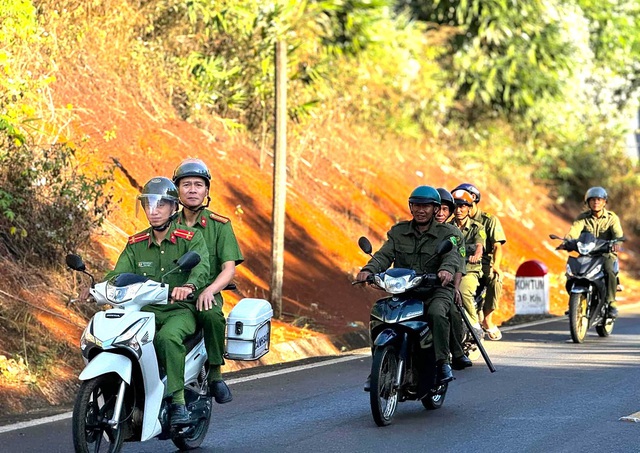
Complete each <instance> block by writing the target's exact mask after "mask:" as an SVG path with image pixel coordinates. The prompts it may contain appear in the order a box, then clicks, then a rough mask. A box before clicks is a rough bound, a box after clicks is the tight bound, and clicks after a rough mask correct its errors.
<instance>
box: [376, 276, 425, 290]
mask: <svg viewBox="0 0 640 453" xmlns="http://www.w3.org/2000/svg"><path fill="white" fill-rule="evenodd" d="M421 281H422V277H413V278H412V276H411V275H403V276H400V277H391V276H390V275H389V274H386V275H385V276H384V281H382V285H380V286H382V287H383V288H384V290H385V291H387V292H388V293H391V294H400V293H404V292H405V291H408V290H410V289H411V288H414V287H416V286H417V285H418V284H419V283H420V282H421Z"/></svg>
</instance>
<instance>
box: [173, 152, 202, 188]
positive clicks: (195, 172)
mask: <svg viewBox="0 0 640 453" xmlns="http://www.w3.org/2000/svg"><path fill="white" fill-rule="evenodd" d="M187 176H196V177H198V178H202V179H204V181H205V183H206V184H207V187H209V184H210V183H211V173H210V172H209V169H208V168H207V166H206V165H205V163H204V162H203V161H201V160H200V159H185V160H183V161H182V162H181V163H180V165H178V166H177V167H176V169H175V171H174V172H173V182H174V183H175V184H176V185H178V184H179V183H180V180H181V179H182V178H186V177H187Z"/></svg>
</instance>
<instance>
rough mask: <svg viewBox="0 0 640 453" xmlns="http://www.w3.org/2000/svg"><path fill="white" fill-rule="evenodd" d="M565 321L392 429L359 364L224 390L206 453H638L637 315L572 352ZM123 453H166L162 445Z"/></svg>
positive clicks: (500, 352)
mask: <svg viewBox="0 0 640 453" xmlns="http://www.w3.org/2000/svg"><path fill="white" fill-rule="evenodd" d="M568 329H569V327H568V321H567V319H566V318H562V319H558V320H554V321H552V322H548V323H544V324H538V325H529V326H524V327H518V328H515V329H513V330H508V331H504V333H503V339H502V341H499V342H487V343H486V347H487V350H488V352H489V354H490V355H491V358H492V360H493V362H494V365H495V366H496V368H497V372H496V373H490V372H489V370H488V369H487V367H486V366H484V364H483V362H482V359H479V361H476V362H475V364H474V366H473V367H472V368H469V369H467V370H464V371H458V372H456V380H455V381H454V382H453V383H451V384H450V386H449V392H448V394H447V397H446V401H445V403H444V406H443V407H442V408H441V409H440V410H436V411H426V410H424V409H423V407H422V405H421V404H420V403H419V402H405V403H401V404H400V405H399V407H398V411H397V413H396V418H395V419H394V422H393V424H392V425H391V426H388V427H384V428H379V427H377V426H376V425H375V423H374V422H373V419H372V417H371V413H370V409H369V399H368V394H367V393H365V392H363V391H362V384H363V381H364V378H365V377H366V376H367V374H368V372H369V367H370V364H371V360H370V358H369V356H368V355H365V354H360V355H353V356H348V357H340V358H328V359H327V360H324V361H321V362H313V363H305V364H302V365H298V366H294V367H290V368H283V367H277V368H275V369H274V368H268V369H266V370H262V371H263V372H262V373H261V374H256V375H251V376H244V377H236V378H234V379H231V380H230V381H229V382H230V384H231V389H232V391H233V394H234V400H233V402H232V403H230V404H226V405H223V406H216V407H215V409H216V411H215V413H214V419H213V421H212V426H211V428H210V431H209V435H208V437H207V439H206V441H205V443H204V445H203V447H202V448H201V449H200V450H198V451H203V452H243V453H244V452H296V453H299V452H304V453H312V452H371V451H392V452H409V451H411V452H416V451H418V452H467V451H469V452H572V453H573V452H577V451H585V452H625V453H626V452H640V423H634V422H632V421H623V420H621V418H622V417H629V418H631V419H635V418H640V387H639V384H638V383H639V382H640V307H635V308H626V309H624V310H623V311H622V312H621V318H619V320H618V322H617V323H616V325H615V330H614V333H613V335H612V336H611V337H609V338H599V337H598V336H597V334H596V333H595V330H593V331H589V334H588V337H587V339H586V340H585V342H584V343H583V344H574V343H571V341H570V339H569V331H568ZM58 418H61V419H60V420H57V421H54V422H50V423H46V424H39V425H36V426H30V425H29V424H23V425H9V426H4V427H0V451H3V452H4V451H6V452H18V451H20V452H46V453H55V452H70V451H73V446H72V443H71V424H70V419H69V418H68V414H65V415H62V416H60V417H58ZM123 451H125V452H174V451H176V448H175V447H174V446H173V444H172V443H171V442H170V441H157V440H152V441H149V442H146V443H133V444H125V447H124V449H123Z"/></svg>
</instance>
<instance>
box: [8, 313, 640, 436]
mask: <svg viewBox="0 0 640 453" xmlns="http://www.w3.org/2000/svg"><path fill="white" fill-rule="evenodd" d="M639 305H640V303H635V304H629V305H623V306H622V307H620V309H621V310H620V311H623V310H624V309H625V308H631V307H636V306H639ZM558 319H559V318H547V319H541V320H539V321H533V322H528V323H525V324H517V325H514V326H508V327H504V328H502V327H501V328H500V330H501V331H503V332H508V331H510V330H517V329H526V328H528V327H532V326H537V325H540V324H546V323H549V322H553V321H557V320H558ZM368 355H369V348H364V349H358V350H357V351H352V353H351V354H350V355H347V356H344V357H338V358H335V359H331V360H325V361H322V362H316V363H310V364H307V365H300V366H294V367H291V368H284V369H282V370H278V371H268V372H266V373H260V374H255V375H253V376H246V377H241V378H235V379H229V380H228V381H226V382H227V384H229V385H233V384H240V383H241V382H249V381H255V380H257V379H265V378H268V377H273V376H279V375H282V374H287V373H295V372H296V371H303V370H308V369H312V368H317V367H321V366H327V365H335V364H336V363H341V362H348V361H350V360H357V359H362V358H363V357H367V356H368ZM72 415H73V413H72V412H65V413H63V414H58V415H53V416H51V417H44V418H38V419H35V420H29V421H26V422H20V423H14V424H12V425H5V426H0V434H2V433H7V432H10V431H16V430H19V429H26V428H30V427H32V426H38V425H43V424H45V423H53V422H57V421H60V420H66V419H68V418H71V416H72ZM629 417H636V419H634V420H629V421H638V422H640V412H636V413H635V414H631V415H629V416H627V417H622V418H620V420H627V419H629Z"/></svg>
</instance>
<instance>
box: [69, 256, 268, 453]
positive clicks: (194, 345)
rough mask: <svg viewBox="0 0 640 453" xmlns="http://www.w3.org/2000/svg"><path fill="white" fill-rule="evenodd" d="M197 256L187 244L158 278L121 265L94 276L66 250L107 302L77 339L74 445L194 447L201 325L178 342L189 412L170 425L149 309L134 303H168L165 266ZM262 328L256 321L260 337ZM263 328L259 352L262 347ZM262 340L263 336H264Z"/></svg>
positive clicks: (181, 266)
mask: <svg viewBox="0 0 640 453" xmlns="http://www.w3.org/2000/svg"><path fill="white" fill-rule="evenodd" d="M199 262H200V256H199V255H198V254H197V253H195V252H188V253H186V254H185V255H184V256H182V257H181V258H180V259H179V260H177V262H176V267H175V268H174V269H171V270H170V271H169V272H167V273H166V274H165V275H164V276H163V277H162V279H161V280H162V281H160V282H156V281H153V280H149V279H148V278H147V277H143V276H140V275H136V274H129V273H126V274H121V275H119V276H117V277H114V278H112V279H110V280H108V281H104V282H101V283H97V284H95V280H94V278H93V276H92V275H91V274H89V273H88V272H87V271H86V268H85V264H84V263H83V261H82V258H80V257H79V256H77V255H67V258H66V263H67V266H69V267H70V268H71V269H73V270H76V271H79V272H82V273H84V274H87V275H89V277H90V278H91V290H90V293H91V295H92V296H93V298H94V299H95V301H96V303H97V304H98V305H109V306H111V308H109V309H107V310H104V311H99V312H97V313H96V314H95V315H94V316H93V318H92V319H91V321H90V322H89V324H88V325H87V327H86V329H85V330H84V332H83V334H82V337H81V340H80V349H81V352H82V356H83V358H84V361H85V363H86V367H85V368H84V370H83V371H82V373H81V374H80V377H79V378H80V380H82V381H83V383H82V385H81V387H80V390H79V392H78V396H77V397H76V402H75V406H74V408H73V443H74V447H75V451H76V452H83V453H88V452H90V451H91V452H99V451H104V452H118V451H120V449H121V448H122V443H123V442H124V441H127V442H136V441H146V440H149V439H151V438H154V437H157V438H159V439H171V441H172V442H173V443H174V444H175V445H176V447H178V448H179V449H180V450H190V449H193V448H197V447H198V446H200V444H201V443H202V442H203V440H204V438H205V436H206V434H207V431H208V429H209V421H210V419H211V409H212V402H211V397H210V396H209V395H208V394H207V387H208V386H207V375H208V372H209V370H208V362H207V351H206V348H205V344H204V339H203V335H202V332H201V331H199V332H197V333H196V334H195V335H193V336H192V337H189V338H187V340H186V342H185V344H186V349H187V355H186V358H185V374H184V382H185V399H186V405H187V408H188V410H189V413H190V420H189V423H187V424H185V425H184V426H180V427H179V428H172V427H171V426H170V420H169V403H170V398H168V397H169V396H170V395H167V394H166V379H167V378H166V375H165V374H164V372H163V371H162V370H161V369H160V368H159V366H158V359H157V356H156V351H155V348H154V346H153V339H154V336H155V332H156V330H155V327H156V324H155V315H154V314H153V313H150V312H145V311H141V309H142V307H144V306H145V305H149V304H166V303H167V301H168V298H169V286H168V285H167V284H166V283H164V279H165V278H166V276H167V275H168V274H170V273H173V272H177V271H180V270H182V271H189V270H191V269H193V267H195V266H196V265H197V264H198V263H199ZM245 300H246V299H245ZM253 301H255V299H253ZM241 302H242V301H241ZM264 303H265V304H267V305H268V302H266V301H264ZM254 306H255V304H254ZM269 309H270V306H269ZM271 314H272V311H271V313H268V320H267V319H266V318H267V316H264V318H265V321H264V324H265V325H267V322H268V327H270V320H271ZM264 332H265V328H262V330H261V335H262V337H264ZM268 333H269V332H267V342H266V345H264V344H263V345H262V347H261V351H260V354H265V353H266V352H267V351H268ZM261 341H262V342H263V343H264V342H265V340H264V338H263V339H262V340H261ZM254 349H255V348H253V349H252V351H253V350H254ZM249 355H250V357H247V358H242V357H240V359H241V360H255V358H256V357H255V356H251V354H249ZM227 357H228V358H232V359H236V357H233V356H229V355H227Z"/></svg>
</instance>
